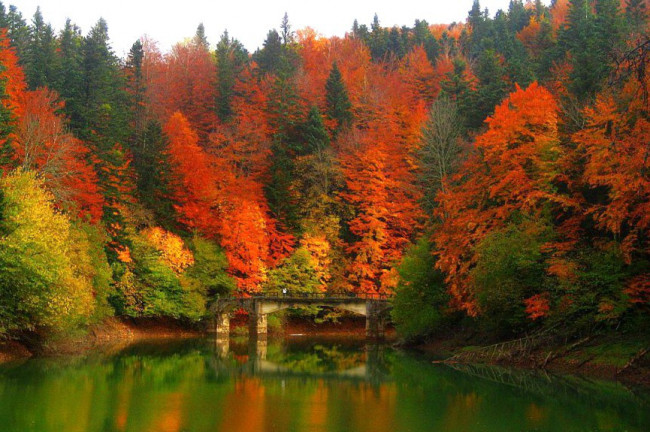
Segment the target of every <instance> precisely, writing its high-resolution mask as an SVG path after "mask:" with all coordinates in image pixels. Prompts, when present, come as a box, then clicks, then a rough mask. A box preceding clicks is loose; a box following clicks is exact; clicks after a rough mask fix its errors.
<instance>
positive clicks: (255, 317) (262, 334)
mask: <svg viewBox="0 0 650 432" xmlns="http://www.w3.org/2000/svg"><path fill="white" fill-rule="evenodd" d="M255 309H257V308H255ZM267 334H268V320H267V314H262V313H259V312H258V311H257V310H256V311H255V312H250V313H249V314H248V335H249V337H256V338H258V339H263V340H266V338H267Z"/></svg>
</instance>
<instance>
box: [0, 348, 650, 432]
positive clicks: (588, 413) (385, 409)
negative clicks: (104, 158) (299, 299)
mask: <svg viewBox="0 0 650 432" xmlns="http://www.w3.org/2000/svg"><path fill="white" fill-rule="evenodd" d="M258 352H259V350H258V349H257V347H255V348H254V349H253V348H252V346H250V345H249V344H248V343H247V342H244V343H242V344H237V343H233V344H232V345H231V346H230V347H229V352H228V353H227V354H226V355H222V354H223V353H220V352H219V351H218V350H217V349H216V347H215V345H214V343H213V342H211V341H186V342H183V343H182V344H180V345H174V344H144V345H142V344H141V345H138V346H135V347H131V348H128V349H127V350H124V351H121V352H120V353H118V354H114V355H109V356H103V355H91V356H87V357H77V358H64V359H49V360H48V359H37V360H34V361H29V362H27V363H26V364H23V365H21V366H16V367H0V425H3V426H2V427H1V428H0V429H2V430H3V431H4V430H9V431H11V430H16V431H26V430H39V431H43V432H50V431H60V430H124V431H131V430H138V431H147V430H172V431H173V430H193V431H208V430H223V431H227V432H230V431H239V430H242V431H244V430H265V429H266V430H270V429H273V430H287V431H291V430H328V431H329V430H332V431H334V430H340V431H347V430H352V429H354V430H359V431H361V432H365V431H371V430H372V431H373V432H377V431H379V432H381V431H395V430H412V431H431V430H468V431H472V430H482V431H483V430H486V431H490V430H494V431H497V430H498V431H501V430H607V429H609V430H630V431H641V430H648V428H647V426H648V425H649V424H650V409H647V408H648V404H647V400H646V401H645V402H644V400H642V399H640V398H639V397H637V396H635V395H634V394H633V393H631V392H629V391H628V390H626V389H625V388H624V387H622V386H619V385H617V384H615V383H601V382H597V381H591V380H585V379H581V378H576V377H560V378H557V377H553V376H545V375H536V374H534V373H531V372H523V373H522V372H513V371H511V370H507V369H499V368H490V367H487V366H481V367H477V366H474V367H472V368H471V369H469V368H465V369H463V370H454V369H451V368H449V367H446V366H441V365H440V366H437V365H432V364H431V363H430V362H428V361H426V360H425V359H422V358H418V357H417V356H414V355H412V354H408V353H402V352H399V351H395V350H392V349H390V348H387V347H382V346H372V345H370V346H367V347H364V345H363V344H349V345H348V344H345V343H335V342H324V341H317V342H316V341H313V340H312V341H305V342H302V343H301V342H298V343H280V344H278V343H275V342H273V341H270V342H269V344H268V345H267V347H266V354H265V355H266V358H265V359H264V361H266V362H269V363H271V364H272V365H275V366H274V367H276V370H275V371H274V370H273V369H270V370H266V371H263V370H261V369H260V365H259V362H258V363H257V366H256V364H255V359H256V358H258V357H259V356H258ZM360 368H363V369H360ZM361 370H363V375H361V376H360V375H354V373H357V372H359V371H361ZM351 371H352V372H351ZM644 403H645V405H644ZM8 424H10V425H12V427H13V429H12V428H7V427H6V425H8ZM14 425H15V427H14Z"/></svg>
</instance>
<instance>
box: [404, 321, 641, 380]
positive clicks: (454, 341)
mask: <svg viewBox="0 0 650 432" xmlns="http://www.w3.org/2000/svg"><path fill="white" fill-rule="evenodd" d="M416 348H417V349H419V350H421V351H424V352H426V353H428V354H430V355H431V356H433V357H434V358H435V359H436V360H434V361H436V362H441V363H476V364H492V365H499V366H507V367H517V368H526V369H537V370H545V371H549V372H554V373H561V374H572V375H584V376H590V377H594V378H602V379H607V380H617V381H621V382H623V383H626V384H632V385H643V386H650V341H649V340H647V339H646V338H644V337H643V336H640V337H639V336H621V335H615V334H610V335H598V336H591V337H584V338H578V339H576V340H571V341H567V342H563V343H549V344H535V343H532V342H531V341H529V340H526V339H517V340H511V341H506V342H500V343H495V344H491V345H478V344H476V345H475V344H471V343H467V342H466V341H465V342H464V341H463V340H462V338H458V337H443V338H438V339H435V340H430V341H429V342H427V343H425V344H422V345H418V346H416Z"/></svg>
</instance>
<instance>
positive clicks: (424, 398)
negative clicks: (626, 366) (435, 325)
mask: <svg viewBox="0 0 650 432" xmlns="http://www.w3.org/2000/svg"><path fill="white" fill-rule="evenodd" d="M392 374H393V378H394V379H395V381H396V382H397V383H398V386H400V387H401V388H404V389H408V391H404V392H403V393H400V398H399V399H398V400H399V402H400V403H402V405H403V406H402V407H400V412H402V413H403V415H405V416H406V417H408V411H409V409H410V408H411V407H412V406H413V405H414V403H415V402H414V401H416V400H417V401H418V403H419V404H421V405H426V406H427V407H430V413H429V414H430V415H429V416H427V417H418V416H415V415H414V416H413V418H418V419H420V420H423V421H424V422H425V424H420V425H419V426H418V427H414V430H418V428H425V427H426V428H430V429H432V430H435V429H440V430H455V429H459V430H472V427H471V426H470V425H476V424H479V423H480V424H482V425H483V428H478V430H491V429H490V427H489V426H488V425H490V424H493V425H494V426H495V427H494V429H493V430H503V429H499V427H498V425H502V426H503V425H504V424H507V425H508V428H507V430H535V429H538V430H630V431H633V430H639V431H641V430H647V429H646V428H647V427H648V425H649V424H650V405H649V404H648V401H647V399H644V398H642V397H639V396H638V395H635V394H634V393H633V392H631V391H630V390H629V389H627V388H625V387H624V386H622V385H620V384H618V383H614V382H602V381H595V380H590V379H585V378H581V377H576V376H566V377H558V376H553V375H548V374H545V373H536V372H534V371H521V370H512V369H507V368H500V367H494V366H487V365H454V366H453V367H449V366H447V365H431V364H426V363H423V362H421V361H417V360H415V359H413V358H412V357H411V356H408V355H403V356H401V358H400V359H399V360H396V361H393V362H392ZM434 419H444V421H440V422H439V421H435V420H434ZM608 425H610V426H608ZM611 425H613V426H611Z"/></svg>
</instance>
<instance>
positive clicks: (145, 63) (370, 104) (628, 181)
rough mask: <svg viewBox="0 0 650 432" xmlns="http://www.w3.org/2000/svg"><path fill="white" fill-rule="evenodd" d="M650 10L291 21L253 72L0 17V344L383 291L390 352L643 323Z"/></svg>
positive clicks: (200, 45)
mask: <svg viewBox="0 0 650 432" xmlns="http://www.w3.org/2000/svg"><path fill="white" fill-rule="evenodd" d="M649 12H650V4H649V2H647V1H645V0H555V1H553V2H552V4H551V5H550V6H546V5H544V4H543V3H542V2H541V1H539V0H537V1H535V2H532V1H528V2H522V1H521V0H512V1H511V2H510V7H509V9H508V10H507V11H498V12H497V13H496V14H495V15H494V14H491V13H489V12H488V11H487V10H483V9H482V8H481V6H480V4H479V2H478V1H476V2H475V3H474V5H473V6H472V8H471V10H470V11H469V14H468V17H467V20H466V22H465V23H454V24H451V25H437V24H436V25H431V24H429V23H428V22H427V21H425V20H417V21H415V23H414V24H413V26H412V27H401V28H397V27H394V28H385V27H382V25H381V23H380V21H379V19H378V18H377V16H375V17H374V20H373V21H372V23H371V24H370V25H369V26H368V25H365V24H360V23H359V22H357V21H355V22H354V23H351V24H352V27H351V30H350V32H349V33H348V34H347V35H346V36H345V37H331V38H325V37H321V36H319V35H318V33H317V32H316V31H314V30H312V29H301V30H294V29H293V28H292V27H291V24H290V21H289V18H288V17H287V16H286V14H285V16H284V19H283V20H282V21H281V23H280V26H279V29H273V30H270V31H269V32H268V35H267V37H266V40H265V41H264V43H263V46H262V47H261V48H260V49H258V50H256V51H255V52H253V53H250V52H248V51H247V50H246V49H245V48H244V47H243V45H242V44H241V43H240V42H239V41H238V40H237V39H236V38H234V37H233V36H231V35H229V34H228V33H227V32H224V33H223V36H222V37H221V39H220V40H218V41H208V40H207V39H206V37H205V29H204V26H203V24H201V25H199V26H198V28H197V31H196V34H195V35H194V37H193V38H191V39H188V40H186V41H184V42H181V43H178V44H177V45H175V46H174V47H172V48H171V49H169V50H167V49H166V47H165V48H164V49H163V48H161V47H158V46H157V44H156V42H155V41H152V40H149V39H146V38H143V39H141V40H138V41H135V43H134V44H133V47H132V48H131V50H130V53H129V54H128V57H127V58H124V59H120V58H118V57H117V56H116V55H115V54H114V52H113V50H112V48H111V43H110V39H109V28H108V24H107V23H106V22H105V21H104V20H102V19H100V20H99V21H98V22H97V24H96V25H95V26H94V27H93V28H91V29H89V30H87V31H86V32H83V31H82V30H81V29H80V28H78V27H77V26H75V24H74V23H73V22H72V21H70V20H68V21H67V22H66V23H65V25H64V26H63V27H62V30H61V31H60V32H58V33H57V32H55V31H54V29H53V27H52V26H51V25H50V24H48V23H47V21H46V18H45V17H43V16H42V15H41V13H40V11H37V12H36V14H35V15H34V16H33V17H32V18H31V19H30V18H24V17H23V16H22V14H21V12H20V11H19V10H17V9H16V8H15V7H13V6H5V5H3V4H2V3H0V28H2V30H1V33H0V101H1V103H0V170H1V172H2V176H1V178H0V336H1V335H5V336H16V335H20V334H21V333H22V332H26V331H28V332H32V331H36V332H37V333H38V334H49V333H51V332H56V331H66V330H70V329H73V328H77V327H83V326H86V325H88V324H89V323H93V322H97V321H99V320H101V319H103V318H104V317H106V316H110V315H118V316H130V317H173V318H179V319H183V320H187V321H200V320H202V319H203V318H204V317H205V316H206V310H207V308H208V307H209V305H210V303H211V302H212V301H213V300H214V299H215V298H217V297H218V296H220V295H225V294H228V293H236V294H238V295H250V294H252V293H256V292H260V291H277V290H281V289H282V288H283V287H288V288H289V289H290V290H292V291H309V292H319V291H328V292H357V293H368V294H390V295H392V294H394V293H395V294H396V297H395V301H394V303H395V309H394V312H393V317H394V320H395V322H396V325H397V328H398V330H399V331H400V332H401V333H402V334H403V335H404V336H405V337H409V338H417V337H420V336H423V335H427V334H431V333H433V332H435V331H436V330H438V329H439V328H441V327H444V326H446V325H449V324H450V323H454V322H458V321H459V320H470V321H472V322H474V323H476V324H477V325H480V326H482V327H484V328H485V329H488V330H490V331H493V332H495V333H497V334H500V335H504V336H506V335H516V334H521V333H523V332H527V331H529V330H531V329H534V328H538V327H541V326H548V327H553V326H556V325H557V323H567V324H566V326H570V327H571V328H572V330H574V331H577V332H579V331H584V330H587V329H593V328H596V327H619V326H621V325H623V326H624V327H626V328H633V329H635V328H636V329H638V328H640V326H643V325H648V322H649V321H650V320H649V312H650V262H649V259H650V160H649V159H650V123H649V122H650V116H649V94H648V91H649V88H648V85H649V82H650V74H649V71H648V62H649V61H650V40H649V30H650V27H649V16H648V13H649ZM145 30H146V29H143V32H144V31H145Z"/></svg>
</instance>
